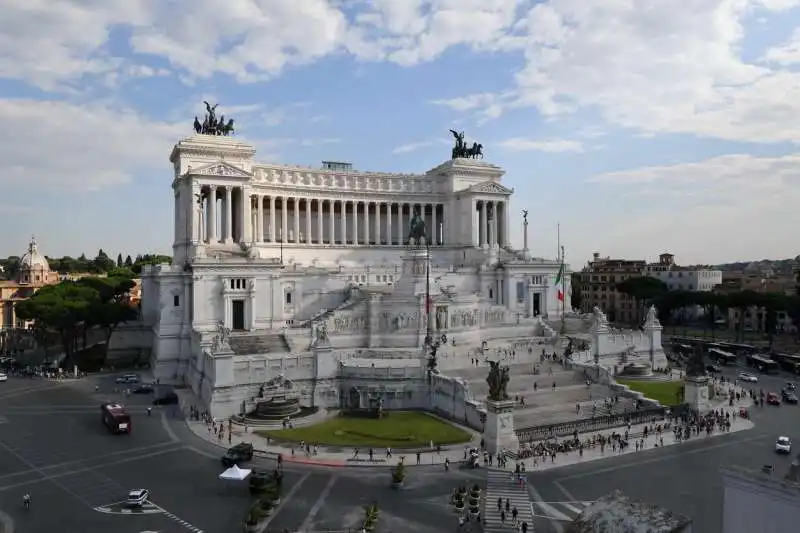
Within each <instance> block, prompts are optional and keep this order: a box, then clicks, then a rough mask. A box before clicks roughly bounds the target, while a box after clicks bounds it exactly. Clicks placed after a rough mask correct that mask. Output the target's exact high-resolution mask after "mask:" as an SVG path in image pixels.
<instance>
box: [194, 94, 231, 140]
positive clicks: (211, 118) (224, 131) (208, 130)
mask: <svg viewBox="0 0 800 533" xmlns="http://www.w3.org/2000/svg"><path fill="white" fill-rule="evenodd" d="M203 103H204V104H205V105H206V118H205V119H204V120H203V122H202V123H201V122H200V120H199V119H198V118H197V117H194V131H195V132H197V133H199V134H201V135H221V136H223V137H227V136H229V135H233V133H234V129H233V119H229V120H228V122H225V115H220V116H219V118H217V106H218V105H219V104H214V105H211V104H209V103H208V102H206V101H205V100H203Z"/></svg>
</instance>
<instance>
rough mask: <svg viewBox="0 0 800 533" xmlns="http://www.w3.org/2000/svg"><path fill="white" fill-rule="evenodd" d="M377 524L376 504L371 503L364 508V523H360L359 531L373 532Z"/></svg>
mask: <svg viewBox="0 0 800 533" xmlns="http://www.w3.org/2000/svg"><path fill="white" fill-rule="evenodd" d="M377 524H378V504H377V503H371V504H369V505H367V506H365V507H364V521H363V522H362V523H361V529H363V530H364V531H374V530H375V526H376V525H377Z"/></svg>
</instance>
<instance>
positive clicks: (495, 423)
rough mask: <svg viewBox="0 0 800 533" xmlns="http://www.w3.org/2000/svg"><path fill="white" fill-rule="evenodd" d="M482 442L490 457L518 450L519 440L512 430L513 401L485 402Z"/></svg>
mask: <svg viewBox="0 0 800 533" xmlns="http://www.w3.org/2000/svg"><path fill="white" fill-rule="evenodd" d="M483 441H484V444H485V445H486V450H487V451H488V452H489V453H491V454H492V455H494V454H496V453H498V452H500V451H503V450H508V451H510V452H516V451H517V450H519V439H518V438H517V433H516V432H515V430H514V401H513V400H503V401H499V402H495V401H492V400H486V423H485V424H484V426H483Z"/></svg>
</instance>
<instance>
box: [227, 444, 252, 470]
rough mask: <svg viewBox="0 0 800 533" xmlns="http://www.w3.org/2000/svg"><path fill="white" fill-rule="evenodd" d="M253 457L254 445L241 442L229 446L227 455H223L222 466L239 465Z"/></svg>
mask: <svg viewBox="0 0 800 533" xmlns="http://www.w3.org/2000/svg"><path fill="white" fill-rule="evenodd" d="M252 459H253V445H252V444H250V443H249V442H240V443H239V444H237V445H235V446H232V447H231V448H228V451H227V452H225V455H223V456H222V466H224V467H225V468H230V467H232V466H233V465H239V464H242V463H245V462H247V461H252Z"/></svg>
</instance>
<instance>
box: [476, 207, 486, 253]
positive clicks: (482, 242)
mask: <svg viewBox="0 0 800 533" xmlns="http://www.w3.org/2000/svg"><path fill="white" fill-rule="evenodd" d="M486 215H487V212H486V200H481V214H480V226H479V228H480V229H479V231H478V243H479V244H478V246H480V247H481V248H486V243H487V238H486V237H487V235H486V233H487V232H486V229H487V225H488V224H487V221H488V218H487V216H486Z"/></svg>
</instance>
